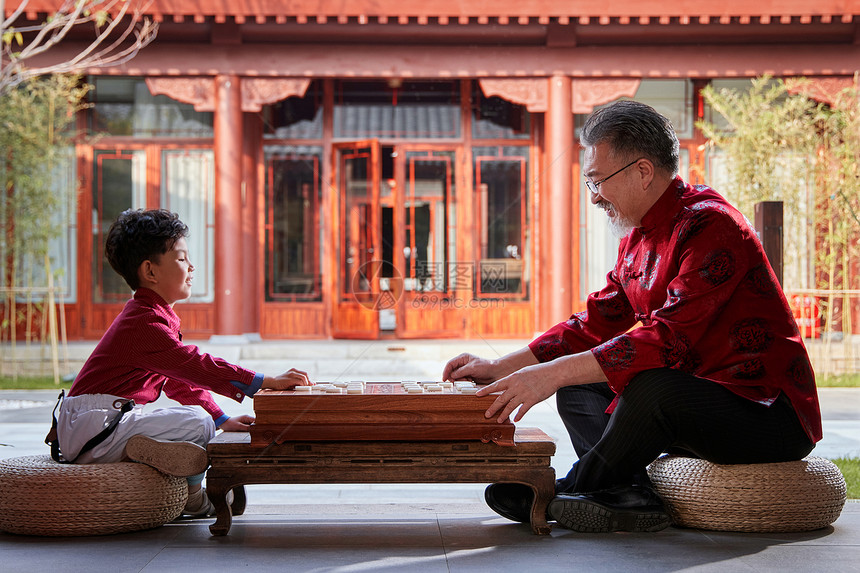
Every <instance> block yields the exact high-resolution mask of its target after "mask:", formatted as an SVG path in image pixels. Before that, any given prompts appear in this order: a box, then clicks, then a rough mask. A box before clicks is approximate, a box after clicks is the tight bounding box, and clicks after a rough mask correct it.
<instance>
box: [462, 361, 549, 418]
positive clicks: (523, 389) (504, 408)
mask: <svg viewBox="0 0 860 573" xmlns="http://www.w3.org/2000/svg"><path fill="white" fill-rule="evenodd" d="M548 370H551V369H550V368H547V365H546V364H537V365H534V366H527V367H525V368H521V369H520V370H517V371H516V372H514V373H513V374H511V375H510V376H506V377H504V378H501V379H500V380H497V381H495V382H493V383H492V384H490V385H489V386H485V387H483V388H479V389H478V392H477V393H476V395H477V396H486V395H488V394H492V393H493V392H499V391H501V394H499V396H498V397H497V398H496V401H495V402H493V403H492V404H491V405H490V407H489V408H488V409H487V411H486V412H485V413H484V416H486V417H487V418H492V417H493V416H496V415H498V418H497V420H498V421H499V422H500V423H501V422H504V421H505V420H507V419H508V416H510V415H511V414H512V413H513V411H514V410H516V409H517V408H519V410H518V411H517V415H516V417H515V418H514V422H519V421H520V420H521V419H522V418H523V416H525V414H526V412H528V411H529V410H530V409H531V407H532V406H534V405H535V404H538V403H539V402H543V401H544V400H546V399H547V398H549V397H550V396H552V395H553V394H555V391H556V390H558V389H559V388H560V387H561V386H564V384H563V383H561V381H559V380H556V379H554V378H553V376H552V373H551V372H548Z"/></svg>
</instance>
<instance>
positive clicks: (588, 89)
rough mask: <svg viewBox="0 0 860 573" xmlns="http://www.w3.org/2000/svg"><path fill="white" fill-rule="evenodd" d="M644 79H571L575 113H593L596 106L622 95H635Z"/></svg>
mask: <svg viewBox="0 0 860 573" xmlns="http://www.w3.org/2000/svg"><path fill="white" fill-rule="evenodd" d="M641 81H642V80H639V79H636V78H629V79H620V78H618V79H616V78H612V79H594V80H586V79H578V78H574V79H573V80H571V84H572V85H571V89H572V90H573V103H572V107H573V113H591V112H592V111H594V108H595V107H596V106H599V105H603V104H605V103H609V102H611V101H615V100H617V99H618V98H620V97H633V96H635V95H636V91H637V90H638V89H639V84H640V83H641Z"/></svg>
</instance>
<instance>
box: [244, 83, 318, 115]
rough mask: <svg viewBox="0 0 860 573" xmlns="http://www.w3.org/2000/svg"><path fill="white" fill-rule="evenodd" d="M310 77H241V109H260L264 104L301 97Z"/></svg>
mask: <svg viewBox="0 0 860 573" xmlns="http://www.w3.org/2000/svg"><path fill="white" fill-rule="evenodd" d="M309 85H311V80H310V78H242V111H260V110H261V109H262V108H263V106H264V105H267V104H270V103H275V102H277V101H281V100H284V99H287V98H288V97H293V96H298V97H302V96H304V95H305V92H306V91H308V86H309Z"/></svg>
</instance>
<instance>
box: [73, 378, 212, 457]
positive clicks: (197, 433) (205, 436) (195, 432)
mask: <svg viewBox="0 0 860 573" xmlns="http://www.w3.org/2000/svg"><path fill="white" fill-rule="evenodd" d="M124 402H126V400H125V399H122V398H118V397H117V396H111V395H109V394H84V395H81V396H72V397H70V398H65V399H64V400H63V403H62V404H61V405H60V408H59V414H58V416H57V436H58V439H59V442H60V451H61V452H62V454H63V457H64V458H65V459H67V460H74V461H75V463H79V464H90V463H112V462H120V461H124V460H126V459H127V458H126V457H125V443H126V442H127V441H128V440H129V438H131V437H132V436H135V435H137V434H143V435H144V436H149V437H150V438H155V439H157V440H170V441H185V442H194V443H195V444H197V445H199V446H202V447H204V448H205V447H206V444H208V443H209V441H210V440H211V439H212V438H213V437H215V422H214V421H213V420H212V416H210V415H209V413H208V412H206V411H205V410H204V409H203V408H201V407H200V406H174V407H170V408H159V409H157V410H152V411H147V412H144V411H143V406H138V405H135V406H134V407H133V408H132V409H131V411H129V412H127V413H126V414H125V415H124V416H123V417H122V419H121V420H120V422H119V424H118V425H117V427H116V429H115V430H114V431H113V433H112V434H111V435H110V436H108V437H107V439H105V441H103V442H102V443H100V444H99V445H97V446H96V447H94V448H93V449H91V450H90V451H88V452H85V453H83V454H81V455H80V456H78V454H79V452H80V451H81V448H83V447H84V445H85V444H86V443H87V442H88V441H90V439H92V438H93V436H95V435H97V434H98V433H99V432H101V431H102V429H104V428H105V427H106V426H107V425H108V424H110V422H111V421H112V420H113V419H114V418H115V417H116V416H117V415H118V414H119V411H120V408H122V405H123V403H124ZM76 458H77V459H76Z"/></svg>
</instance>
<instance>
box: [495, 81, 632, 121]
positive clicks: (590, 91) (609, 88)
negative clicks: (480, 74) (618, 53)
mask: <svg viewBox="0 0 860 573" xmlns="http://www.w3.org/2000/svg"><path fill="white" fill-rule="evenodd" d="M478 81H479V82H480V84H481V91H483V92H484V95H485V96H487V97H492V96H498V97H500V98H502V99H505V100H507V101H510V102H513V103H516V104H519V105H523V106H525V108H526V109H527V110H529V111H530V112H532V113H543V112H546V110H547V107H548V104H547V80H546V78H517V79H513V78H504V79H496V78H482V79H480V80H478ZM640 83H641V80H639V79H635V78H630V79H620V78H619V79H615V78H612V79H573V80H571V90H572V93H571V95H572V104H571V111H572V112H573V113H582V114H586V113H591V112H592V111H593V110H594V108H595V106H598V105H602V104H605V103H609V102H611V101H615V100H616V99H618V98H620V97H633V96H635V95H636V90H638V89H639V84H640Z"/></svg>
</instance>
